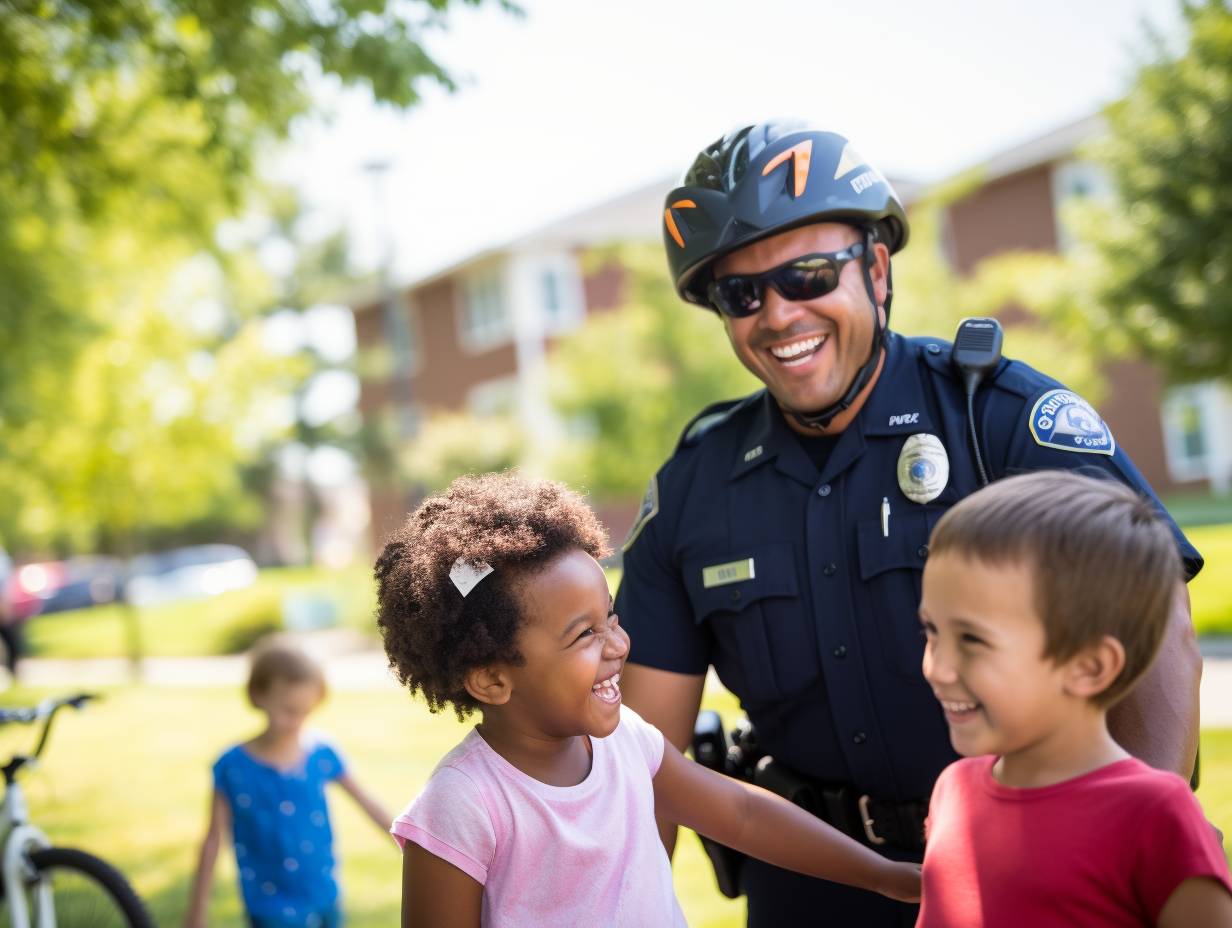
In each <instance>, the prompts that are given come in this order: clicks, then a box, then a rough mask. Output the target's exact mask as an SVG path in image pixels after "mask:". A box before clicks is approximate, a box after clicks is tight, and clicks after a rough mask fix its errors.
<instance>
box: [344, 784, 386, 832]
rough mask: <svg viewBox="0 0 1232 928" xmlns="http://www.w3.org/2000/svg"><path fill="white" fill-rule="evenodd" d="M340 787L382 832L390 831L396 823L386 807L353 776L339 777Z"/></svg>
mask: <svg viewBox="0 0 1232 928" xmlns="http://www.w3.org/2000/svg"><path fill="white" fill-rule="evenodd" d="M338 785H339V786H341V787H342V788H343V789H344V790H346V791H347V793H348V794H350V796H351V798H352V799H354V800H355V802H356V804H358V806H359V807H360V808H361V809H363V810H364V812H366V813H367V815H368V818H370V819H372V821H373V822H375V823H376V827H377V828H379V829H381V831H386V832H387V831H389V827H390V826H391V825H392V824H393V823H394V820H393V817H392V816H391V815H390V814H389V813H388V812H386V811H385V807H384V806H383V805H381V804H380V802H378V801H377V800H376V799H375V798H374V797H373V796H372V794H371V793H369V792H368V791H367V790H365V789H364V788H363V787H362V786H360V785H359V784H358V783H357V782H356V781H355V778H354V777H353V776H351V775H350V774H349V773H344V774H343V775H342V776H340V777H338Z"/></svg>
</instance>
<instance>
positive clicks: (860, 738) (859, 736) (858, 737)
mask: <svg viewBox="0 0 1232 928" xmlns="http://www.w3.org/2000/svg"><path fill="white" fill-rule="evenodd" d="M851 740H852V741H854V742H855V743H856V744H863V743H864V742H865V741H867V740H868V735H866V734H864V732H862V731H858V732H856V733H855V734H854V735H852V736H851Z"/></svg>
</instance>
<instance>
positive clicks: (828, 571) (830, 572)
mask: <svg viewBox="0 0 1232 928" xmlns="http://www.w3.org/2000/svg"><path fill="white" fill-rule="evenodd" d="M821 572H822V574H824V575H825V576H827V577H833V576H834V575H835V574H836V573H838V567H837V565H835V564H827V565H826V566H825V567H823V568H821Z"/></svg>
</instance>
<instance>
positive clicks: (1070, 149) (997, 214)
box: [353, 117, 1232, 538]
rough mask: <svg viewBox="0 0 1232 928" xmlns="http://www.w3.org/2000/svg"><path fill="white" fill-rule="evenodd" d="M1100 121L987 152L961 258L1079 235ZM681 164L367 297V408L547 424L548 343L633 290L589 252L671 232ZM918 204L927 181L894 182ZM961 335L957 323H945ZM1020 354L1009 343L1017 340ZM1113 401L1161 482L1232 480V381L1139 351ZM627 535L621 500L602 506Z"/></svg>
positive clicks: (962, 265)
mask: <svg viewBox="0 0 1232 928" xmlns="http://www.w3.org/2000/svg"><path fill="white" fill-rule="evenodd" d="M1100 131H1102V121H1101V120H1100V118H1099V117H1091V118H1088V119H1085V120H1082V121H1080V122H1077V123H1074V124H1072V125H1069V126H1065V127H1063V128H1061V129H1058V130H1057V131H1055V132H1052V133H1049V134H1048V135H1045V136H1042V137H1039V138H1036V139H1034V140H1032V141H1030V142H1027V143H1025V144H1022V145H1018V146H1015V147H1014V148H1012V149H1009V150H1007V151H1005V152H1003V153H1001V154H1000V155H997V156H996V157H993V158H991V159H989V160H988V161H987V162H985V163H984V164H982V165H979V166H977V167H978V170H979V171H980V183H979V184H978V185H977V186H976V187H975V188H974V189H972V190H971V191H969V192H968V193H967V194H966V195H965V196H963V197H962V198H961V199H959V200H957V201H956V202H954V203H952V204H951V205H950V206H949V207H948V209H947V214H946V217H945V241H944V244H945V250H946V253H947V255H948V257H949V259H950V261H951V262H952V264H953V266H954V267H955V269H956V270H958V271H959V272H960V273H968V272H970V271H971V270H972V269H973V268H974V267H975V266H976V265H977V264H978V263H979V262H980V261H981V260H983V259H985V258H988V257H991V256H993V255H996V254H1000V253H1003V252H1006V251H1013V250H1033V251H1058V250H1063V249H1064V248H1065V247H1066V243H1067V236H1066V232H1065V229H1064V228H1063V226H1062V223H1061V221H1060V209H1059V207H1060V204H1061V203H1062V202H1064V201H1065V200H1066V199H1067V198H1069V197H1074V196H1093V195H1095V196H1098V195H1102V194H1104V193H1106V192H1107V190H1108V183H1107V180H1106V178H1104V177H1103V176H1102V174H1101V173H1100V171H1099V169H1098V168H1097V167H1095V166H1094V165H1092V164H1090V163H1087V162H1084V161H1083V160H1082V159H1081V158H1080V157H1079V149H1080V146H1081V144H1082V143H1083V142H1084V141H1086V140H1088V139H1090V138H1092V137H1094V136H1095V135H1096V134H1097V133H1099V132H1100ZM672 186H674V178H665V179H664V180H663V181H661V182H658V183H654V184H650V185H647V186H645V187H643V188H640V189H638V190H634V191H631V192H630V193H628V194H625V195H623V196H621V197H618V198H616V199H614V200H611V201H608V202H606V203H602V204H599V205H597V206H595V207H592V208H590V209H587V210H584V211H582V212H580V213H577V214H575V215H572V216H569V217H566V218H563V219H561V220H559V221H557V222H554V223H552V224H550V225H548V226H545V227H543V228H540V229H537V230H535V231H532V232H529V233H527V234H526V235H524V236H521V237H519V238H517V239H514V240H512V241H510V242H507V243H505V244H504V245H500V246H497V247H493V248H489V249H487V250H485V251H482V252H479V253H477V254H474V255H472V256H470V257H468V258H465V259H464V260H461V261H459V262H457V263H455V264H453V265H450V266H448V267H445V268H442V269H440V270H439V271H436V272H434V273H432V274H430V275H428V276H426V277H423V278H421V279H419V280H416V281H413V282H411V283H410V284H408V285H406V286H404V287H401V288H399V289H398V290H397V292H396V293H395V294H394V296H393V298H392V299H390V300H388V301H387V300H383V299H379V298H373V299H368V300H359V301H356V305H354V307H353V309H354V313H355V320H356V330H357V338H358V344H359V351H360V364H359V366H360V376H361V384H362V386H361V395H360V413H361V416H362V417H363V419H364V421H365V424H366V425H367V426H368V427H370V428H374V427H375V428H379V429H381V430H382V431H383V432H384V434H386V435H387V436H390V437H391V439H392V440H393V441H394V442H398V441H408V440H411V436H413V434H414V432H415V427H416V423H417V422H418V421H420V420H421V419H422V417H423V416H424V415H425V414H426V413H427V412H429V411H431V410H435V409H453V410H459V409H465V410H468V411H470V412H473V413H477V414H480V415H482V414H485V413H493V412H508V413H512V414H513V415H515V416H516V418H517V421H518V422H519V423H520V426H521V427H522V428H523V429H524V430H525V432H526V434H527V435H529V436H531V437H532V440H533V438H534V436H535V435H536V434H537V432H538V431H540V430H542V429H545V428H550V426H551V422H552V421H553V420H552V416H551V414H550V411H549V410H548V408H547V403H546V398H545V391H544V388H543V377H544V358H545V356H546V354H547V353H548V352H550V351H551V348H552V345H553V343H554V342H555V340H557V339H558V338H560V337H561V336H563V335H566V334H567V333H568V332H570V331H572V330H573V329H575V328H577V327H578V326H579V325H581V324H582V323H583V322H584V321H585V319H586V317H587V315H589V314H591V313H596V312H605V311H609V310H612V309H614V308H616V307H617V306H619V305H620V303H621V299H622V281H623V273H622V271H621V268H620V267H618V266H612V265H611V264H608V265H605V266H601V267H598V268H595V269H593V270H584V267H589V263H588V262H585V260H584V259H585V256H586V254H587V252H588V251H589V250H590V249H593V248H595V247H597V246H602V245H605V244H609V243H611V242H614V241H652V242H658V241H660V240H661V235H662V233H661V230H660V226H659V223H660V217H661V210H662V203H663V197H664V196H665V194H666V193H667V191H668V190H669V189H670V188H671V187H672ZM895 186H896V188H897V189H898V190H899V192H900V194H901V195H902V196H903V197H904V199H905V200H906V201H907V205H908V209H909V210H910V201H911V195H912V192H913V191H914V190H915V189H917V188H915V186H914V185H911V184H907V183H903V182H901V181H895ZM939 334H948V333H939ZM1010 353H1011V354H1012V349H1011V351H1010ZM1106 375H1107V378H1108V383H1109V388H1110V389H1109V390H1108V396H1107V398H1106V399H1105V400H1104V401H1103V402H1102V403H1101V404H1100V412H1101V414H1102V415H1103V416H1104V418H1105V419H1106V420H1107V421H1108V423H1109V425H1110V426H1111V428H1112V430H1113V434H1114V435H1116V438H1117V441H1118V442H1119V443H1120V444H1121V446H1122V447H1124V448H1125V449H1126V450H1127V451H1128V452H1129V453H1130V455H1131V456H1132V457H1133V458H1134V460H1135V461H1136V462H1137V464H1138V466H1139V467H1140V468H1141V470H1142V471H1143V473H1144V474H1145V475H1146V477H1147V479H1148V480H1149V481H1150V482H1151V483H1152V485H1153V486H1154V487H1155V488H1156V490H1157V491H1159V492H1161V493H1167V492H1171V491H1175V490H1180V489H1194V490H1203V489H1208V488H1209V489H1214V490H1218V491H1221V492H1222V491H1225V490H1227V489H1228V487H1229V484H1230V483H1232V393H1230V392H1229V391H1228V390H1227V388H1225V387H1222V386H1219V385H1216V384H1198V385H1193V386H1187V387H1184V388H1175V389H1165V386H1164V384H1163V381H1162V379H1161V377H1160V375H1159V372H1158V371H1157V370H1155V369H1154V368H1152V367H1151V366H1150V365H1148V364H1146V363H1144V362H1141V361H1120V362H1114V363H1111V364H1109V365H1108V366H1107V368H1106ZM413 502H414V501H413V500H412V499H411V498H410V493H409V489H408V488H407V487H406V486H405V485H401V484H399V482H398V481H397V479H396V478H387V479H386V480H384V481H374V482H373V485H372V488H371V504H372V514H373V533H374V536H375V537H376V538H380V537H382V536H383V535H384V534H385V533H386V532H388V531H389V530H390V529H391V528H393V527H394V526H395V525H396V524H397V522H398V521H399V520H400V519H401V518H402V517H403V515H404V514H405V513H406V511H407V509H408V508H409V507H410V506H411V505H412V504H413ZM605 516H606V517H607V520H608V522H609V525H610V527H611V529H612V532H613V537H615V538H619V537H621V532H622V524H621V523H622V521H624V520H623V518H622V516H621V514H620V513H605Z"/></svg>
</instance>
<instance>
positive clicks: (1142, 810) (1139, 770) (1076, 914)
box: [916, 756, 1232, 928]
mask: <svg viewBox="0 0 1232 928" xmlns="http://www.w3.org/2000/svg"><path fill="white" fill-rule="evenodd" d="M995 761H996V758H995V757H991V756H989V757H972V758H964V759H963V760H960V761H958V762H957V763H954V764H951V765H950V766H949V767H947V768H946V769H945V770H944V771H942V773H941V776H940V778H939V779H938V780H937V785H936V787H935V788H934V789H933V795H932V799H931V801H930V805H929V814H928V825H927V834H928V844H927V848H926V850H925V852H924V889H923V899H922V904H921V906H920V919H919V921H918V922H916V928H921V926H924V928H933V926H937V928H940V926H945V928H964V926H980V925H987V926H995V928H1016V926H1023V928H1041V926H1048V925H1084V926H1087V925H1089V926H1099V928H1103V926H1121V925H1125V926H1131V925H1132V926H1142V925H1154V924H1155V922H1156V920H1157V919H1158V918H1159V913H1160V910H1161V909H1162V908H1163V906H1164V903H1165V902H1167V901H1168V897H1169V896H1171V895H1172V893H1173V891H1174V890H1175V889H1176V888H1177V887H1178V886H1180V884H1181V883H1182V882H1184V881H1185V880H1187V879H1189V878H1190V877H1203V876H1207V877H1211V878H1213V879H1215V880H1218V881H1219V882H1221V883H1222V884H1223V885H1224V887H1225V888H1226V889H1227V890H1228V891H1229V892H1232V880H1230V879H1229V874H1228V862H1227V860H1225V859H1224V855H1223V849H1222V848H1221V847H1220V846H1219V842H1218V840H1217V838H1216V835H1215V831H1214V829H1213V828H1212V827H1211V826H1210V824H1209V823H1208V822H1207V821H1206V819H1205V818H1204V817H1203V815H1202V808H1201V806H1199V805H1198V800H1197V799H1195V798H1194V795H1193V793H1191V792H1190V791H1189V785H1188V784H1187V783H1186V782H1185V781H1184V780H1182V779H1181V778H1180V777H1178V776H1176V775H1175V774H1172V773H1164V772H1162V771H1159V770H1155V769H1153V768H1151V767H1148V766H1147V765H1146V764H1144V763H1142V762H1141V761H1140V760H1137V759H1134V758H1129V759H1127V760H1122V761H1117V762H1116V763H1113V764H1109V765H1108V766H1106V767H1101V768H1099V769H1098V770H1093V771H1092V772H1090V773H1088V774H1085V775H1083V776H1080V777H1077V778H1075V779H1073V780H1066V781H1065V782H1063V783H1056V784H1053V785H1052V786H1044V787H1040V788H1038V789H1013V788H1011V787H1008V786H1002V785H1001V784H1000V783H998V782H997V781H996V780H995V779H993V776H992V765H993V763H994V762H995Z"/></svg>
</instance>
